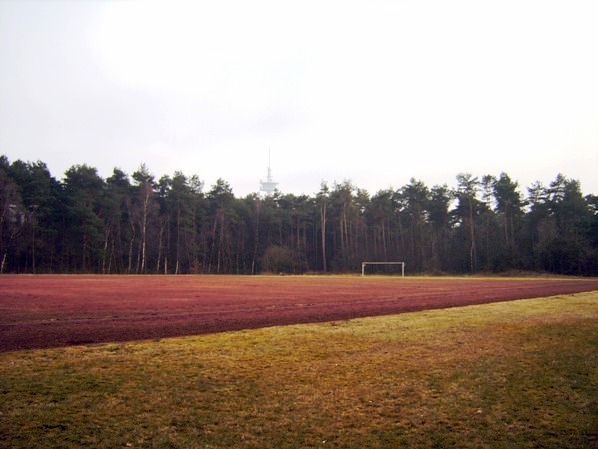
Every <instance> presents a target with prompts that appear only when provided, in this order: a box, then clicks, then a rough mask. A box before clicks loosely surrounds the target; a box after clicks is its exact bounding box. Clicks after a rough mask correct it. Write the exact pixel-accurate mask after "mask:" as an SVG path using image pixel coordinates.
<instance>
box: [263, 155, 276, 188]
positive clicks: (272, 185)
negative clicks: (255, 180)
mask: <svg viewBox="0 0 598 449" xmlns="http://www.w3.org/2000/svg"><path fill="white" fill-rule="evenodd" d="M277 185H278V183H277V182H274V181H272V170H271V169H270V150H268V177H267V178H266V180H265V181H262V180H261V179H260V191H262V192H266V195H272V193H274V191H275V190H276V186H277Z"/></svg>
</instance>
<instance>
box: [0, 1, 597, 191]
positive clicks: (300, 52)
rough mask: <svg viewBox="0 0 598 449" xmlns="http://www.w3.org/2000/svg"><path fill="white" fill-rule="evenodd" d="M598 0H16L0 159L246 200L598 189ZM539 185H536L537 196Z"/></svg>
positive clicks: (1, 81)
mask: <svg viewBox="0 0 598 449" xmlns="http://www.w3.org/2000/svg"><path fill="white" fill-rule="evenodd" d="M597 23H598V2H596V1H595V0H562V1H551V0H537V1H531V0H513V1H511V0H501V1H498V0H497V1H484V0H471V1H464V0H454V1H451V0H443V1H431V0H360V1H350V0H345V1H336V0H335V1H332V0H330V1H327V0H319V1H311V0H307V1H305V0H303V1H284V0H279V1H264V0H253V1H243V0H238V1H236V0H219V1H192V2H182V1H166V0H164V1H148V0H145V1H135V0H129V1H127V0H114V1H92V0H87V1H86V0H81V1H74V0H71V1H53V0H38V1H26V0H0V154H5V155H6V156H8V158H9V159H10V160H11V161H13V160H15V159H23V160H29V161H35V160H38V159H39V160H42V161H43V162H46V163H47V164H48V166H49V168H50V170H51V172H52V174H53V175H54V176H56V177H57V178H62V175H63V173H64V171H65V170H66V169H67V168H68V167H70V166H72V165H74V164H83V163H87V164H88V165H92V166H94V167H97V168H98V171H99V173H100V175H101V176H103V177H108V176H110V174H111V173H112V169H113V168H114V167H115V166H116V167H120V168H121V169H123V170H124V171H125V172H127V173H129V174H130V173H132V172H133V171H135V169H136V168H137V167H138V166H139V165H140V163H142V162H145V163H146V164H147V166H148V167H149V169H150V171H152V172H153V173H154V175H156V177H160V176H161V175H163V174H169V175H172V173H173V172H174V171H175V170H181V171H183V172H184V173H185V174H187V175H191V174H198V175H199V177H200V178H201V179H202V180H203V181H204V182H205V183H206V188H209V186H210V185H211V184H213V183H214V182H215V180H216V179H217V178H219V177H222V178H224V179H225V180H227V181H228V182H229V183H230V184H231V186H232V187H233V190H234V192H235V194H237V195H238V196H242V195H246V194H248V193H250V192H255V191H257V189H258V183H259V180H260V178H265V175H266V166H267V164H268V149H271V153H272V170H273V175H274V178H275V180H276V181H279V182H280V190H281V191H283V192H285V193H296V194H299V193H308V194H311V193H314V192H317V191H318V190H319V185H320V181H321V180H326V181H328V182H329V183H332V182H334V181H342V180H344V179H351V180H352V181H353V182H354V183H355V184H356V185H357V186H359V187H362V188H365V189H367V190H368V191H370V193H375V192H376V191H377V190H379V189H383V188H387V187H389V186H394V187H400V186H402V185H404V184H405V183H407V182H408V181H409V179H410V178H411V177H415V178H418V179H421V180H423V181H424V182H425V183H426V184H428V185H429V186H432V185H434V184H441V183H448V184H449V185H454V179H455V175H456V174H457V173H459V172H471V173H473V174H475V175H479V176H482V175H484V174H488V173H489V174H495V175H498V174H500V172H501V171H505V172H507V173H508V174H509V175H510V176H511V177H512V178H514V179H516V180H518V181H519V182H520V184H521V185H522V187H527V186H529V185H530V184H531V183H532V182H534V181H536V180H539V181H542V182H544V183H545V184H548V183H549V182H550V181H552V180H553V179H554V178H555V176H556V175H557V173H559V172H562V173H564V174H565V175H566V176H568V177H570V178H575V179H578V180H580V181H581V184H582V190H583V192H584V193H594V194H598V176H596V175H597V173H598V26H596V24H597ZM522 190H524V189H522Z"/></svg>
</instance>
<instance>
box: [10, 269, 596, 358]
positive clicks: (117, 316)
mask: <svg viewBox="0 0 598 449" xmlns="http://www.w3.org/2000/svg"><path fill="white" fill-rule="evenodd" d="M592 290H598V280H596V279H585V280H584V279H563V280H554V279H541V278H538V279H475V278H471V279H470V278H409V277H407V278H394V277H364V278H362V277H358V276H355V277H347V276H345V277H342V276H304V277H303V276H298V277H284V276H280V277H277V276H254V277H249V276H68V275H47V276H46V275H37V276H25V275H22V276H18V275H15V276H13V275H2V276H0V351H14V350H22V349H34V348H50V347H58V346H67V345H77V344H91V343H101V342H110V341H129V340H141V339H157V338H163V337H173V336H183V335H192V334H205V333H214V332H222V331H230V330H240V329H251V328H258V327H265V326H273V325H284V324H296V323H307V322H323V321H334V320H343V319H349V318H356V317H364V316H374V315H387V314H396V313H402V312H408V311H417V310H424V309H438V308H446V307H454V306H463V305H470V304H482V303H488V302H496V301H506V300H513V299H523V298H533V297H543V296H552V295H558V294H569V293H576V292H584V291H592Z"/></svg>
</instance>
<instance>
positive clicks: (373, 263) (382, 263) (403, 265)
mask: <svg viewBox="0 0 598 449" xmlns="http://www.w3.org/2000/svg"><path fill="white" fill-rule="evenodd" d="M366 265H401V276H403V277H405V262H362V263H361V275H362V276H365V267H366Z"/></svg>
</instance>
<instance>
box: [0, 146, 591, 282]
mask: <svg viewBox="0 0 598 449" xmlns="http://www.w3.org/2000/svg"><path fill="white" fill-rule="evenodd" d="M456 184H457V187H456V188H454V189H451V188H449V187H447V185H436V186H433V187H431V188H430V187H428V186H426V184H425V183H424V182H423V181H419V180H415V179H411V181H410V182H409V183H408V184H407V185H405V186H403V187H401V188H399V189H396V190H395V189H386V190H380V191H378V192H377V193H375V194H373V195H370V194H369V193H368V192H366V191H364V190H362V189H360V188H358V187H356V186H355V185H353V184H352V183H351V182H350V181H344V182H342V183H336V182H335V183H333V184H332V185H328V184H326V183H324V182H323V183H322V184H321V186H320V190H319V192H318V193H316V194H315V195H313V196H308V195H298V196H297V195H293V194H283V193H276V194H274V195H271V196H267V197H260V195H258V194H257V193H254V194H250V195H247V196H246V197H243V198H236V197H235V196H234V194H233V192H232V189H231V187H230V185H229V184H228V183H227V182H226V181H224V180H222V179H219V180H218V181H217V182H216V183H215V184H214V185H213V186H211V187H210V188H209V189H208V190H206V189H204V185H203V183H202V182H201V181H200V179H199V178H198V177H197V176H190V177H189V176H186V175H184V174H183V173H182V172H175V173H174V174H173V175H172V176H166V175H165V176H162V177H161V178H159V179H156V178H155V177H154V176H153V175H152V174H151V173H150V172H149V170H148V168H147V167H146V166H145V165H143V164H142V165H141V166H140V167H139V169H138V170H137V171H135V172H134V173H133V174H132V175H131V176H130V177H129V176H128V175H127V174H126V173H124V172H123V171H121V170H119V169H116V168H115V169H114V172H113V174H112V175H111V176H110V177H108V178H107V179H103V178H101V177H100V176H99V175H98V172H97V170H96V169H95V168H93V167H90V166H88V165H76V166H73V167H71V168H70V169H68V170H67V171H66V173H65V174H64V178H63V180H61V181H60V180H57V179H55V178H54V177H53V176H52V175H51V174H50V172H49V170H48V168H47V166H46V164H45V163H43V162H39V161H38V162H35V163H31V162H23V161H21V160H16V161H14V162H12V163H11V162H10V161H9V160H8V158H7V157H6V156H0V213H1V216H0V238H1V240H0V272H2V273H8V272H11V273H105V274H116V273H119V274H140V273H160V274H179V273H180V274H184V273H214V274H215V273H239V274H257V273H263V272H276V273H278V272H285V273H306V272H322V273H324V272H358V271H359V270H360V267H361V262H362V261H403V262H406V264H407V272H408V273H421V272H426V273H478V272H503V271H507V270H525V271H542V272H550V273H559V274H571V275H597V274H598V197H596V196H595V195H587V196H585V197H584V196H583V194H582V192H581V188H580V185H579V182H578V181H576V180H574V179H569V178H567V177H565V176H563V175H558V176H557V177H556V179H555V180H554V181H553V182H551V183H550V184H549V185H548V186H545V185H543V184H542V183H540V182H536V183H534V184H533V185H532V186H530V187H528V188H527V194H526V195H525V196H524V195H522V193H521V192H520V190H519V186H518V183H517V182H516V181H513V180H512V179H511V178H510V177H509V176H508V175H507V174H505V173H502V174H500V175H499V176H498V177H495V176H490V175H487V176H483V177H481V178H480V177H476V176H472V175H471V174H468V173H464V174H459V175H457V177H456Z"/></svg>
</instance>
